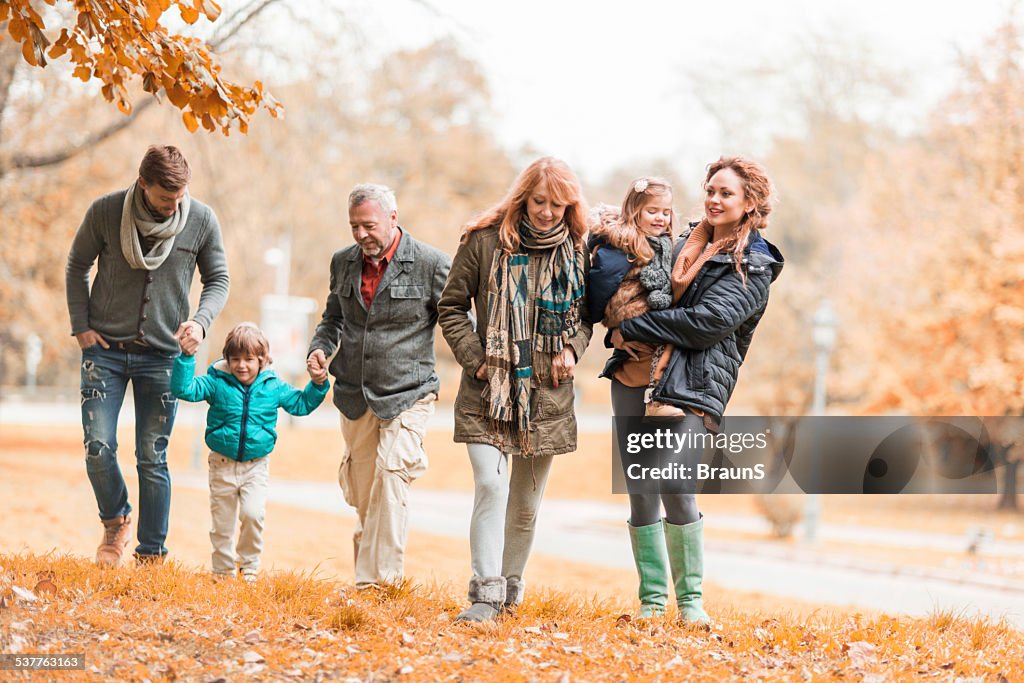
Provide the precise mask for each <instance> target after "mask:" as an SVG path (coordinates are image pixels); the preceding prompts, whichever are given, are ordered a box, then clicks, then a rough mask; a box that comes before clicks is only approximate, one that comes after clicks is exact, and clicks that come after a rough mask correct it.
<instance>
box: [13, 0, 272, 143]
mask: <svg viewBox="0 0 1024 683" xmlns="http://www.w3.org/2000/svg"><path fill="white" fill-rule="evenodd" d="M45 2H46V4H48V5H51V6H55V5H57V4H58V0H45ZM61 4H63V5H71V6H72V7H73V8H74V10H75V11H76V12H77V15H76V16H75V18H74V20H73V21H69V22H68V25H67V26H61V27H59V28H60V34H59V36H58V37H57V38H56V40H54V41H51V40H50V38H49V37H47V34H46V25H45V24H44V21H43V17H42V16H40V14H39V13H38V12H37V11H36V10H35V9H33V8H32V5H31V3H30V0H0V22H3V21H6V22H7V33H8V34H9V35H10V37H11V38H12V39H13V40H14V41H16V42H18V43H20V44H21V54H22V57H23V58H24V60H25V61H26V62H27V63H29V64H31V65H32V66H38V67H45V66H46V64H47V57H49V58H50V59H58V58H60V57H64V56H67V58H68V59H70V61H71V62H72V63H73V64H75V65H76V66H75V68H74V71H73V72H72V74H73V76H74V77H75V78H79V79H81V80H82V81H83V82H88V81H89V80H91V79H96V80H98V81H100V82H101V83H102V84H103V85H102V88H101V92H102V93H103V97H104V98H105V99H106V100H107V101H108V102H114V101H116V103H117V108H118V109H119V110H120V111H121V112H122V113H123V114H125V115H127V114H130V113H131V111H132V103H131V101H130V99H129V94H128V84H129V82H130V81H131V80H132V79H134V78H138V79H140V80H141V81H142V88H143V90H145V91H146V92H148V93H151V94H152V95H153V96H154V97H156V98H157V99H159V98H160V93H161V91H162V92H163V93H164V94H165V95H166V97H167V99H168V100H170V101H171V104H173V105H174V106H175V107H177V108H179V109H181V110H183V113H182V119H183V121H184V124H185V126H186V127H187V128H188V130H189V131H190V132H195V131H196V130H197V129H198V128H199V126H200V125H202V126H203V128H205V129H206V130H208V131H215V130H217V129H218V128H219V129H220V130H221V131H222V132H223V133H224V134H225V135H227V134H228V133H229V131H230V130H231V128H232V127H237V129H238V130H240V131H241V132H242V133H245V132H246V131H247V130H248V125H249V121H250V119H251V117H252V116H253V114H255V113H256V111H257V110H258V109H260V108H263V109H266V110H267V111H268V112H269V113H270V114H271V116H274V117H276V116H278V115H279V114H280V113H281V111H282V107H281V104H280V103H278V102H277V101H276V100H275V99H274V98H273V96H271V95H270V93H268V92H266V91H264V89H263V84H262V83H260V82H259V81H255V82H254V83H253V85H251V86H246V85H239V84H237V83H233V82H231V81H229V80H227V79H225V78H224V77H223V76H222V75H221V73H220V71H221V65H220V64H219V63H218V62H217V61H216V60H215V59H214V57H213V55H212V54H211V53H210V50H209V47H208V46H207V45H206V44H205V43H204V42H203V41H201V40H198V39H196V38H190V37H186V36H181V35H177V34H171V33H170V32H168V30H167V29H166V28H165V27H164V26H163V25H162V24H161V23H160V19H161V17H162V16H163V14H164V12H166V11H167V10H168V9H170V7H171V5H175V6H177V8H178V11H179V12H180V14H181V18H182V19H184V20H185V22H186V23H189V24H194V23H195V22H196V21H198V20H199V17H200V15H203V16H205V17H206V18H207V19H209V20H210V21H215V20H216V19H217V17H218V16H220V6H219V5H217V3H215V2H213V1H212V0H88V1H86V0H61ZM54 16H55V17H59V16H60V15H59V14H55V15H54ZM2 39H3V36H2V34H0V40H2Z"/></svg>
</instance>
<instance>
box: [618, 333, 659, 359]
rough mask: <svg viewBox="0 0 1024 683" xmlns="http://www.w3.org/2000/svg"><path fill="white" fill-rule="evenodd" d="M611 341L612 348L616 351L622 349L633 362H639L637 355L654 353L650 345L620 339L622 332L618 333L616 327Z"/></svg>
mask: <svg viewBox="0 0 1024 683" xmlns="http://www.w3.org/2000/svg"><path fill="white" fill-rule="evenodd" d="M611 341H612V346H614V347H615V348H617V349H622V350H623V351H625V352H626V353H628V354H629V357H630V358H632V359H633V360H640V356H639V354H641V353H652V352H653V351H654V349H653V348H652V347H651V345H650V344H647V343H644V342H638V341H626V340H625V339H623V338H622V332H620V331H619V328H617V327H616V328H615V329H614V330H612V337H611Z"/></svg>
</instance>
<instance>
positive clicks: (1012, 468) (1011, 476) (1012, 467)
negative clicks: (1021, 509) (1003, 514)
mask: <svg viewBox="0 0 1024 683" xmlns="http://www.w3.org/2000/svg"><path fill="white" fill-rule="evenodd" d="M1019 467H1020V460H1011V461H1008V462H1007V463H1006V464H1005V465H1004V466H1003V492H1002V493H1001V494H1000V496H999V504H998V505H997V506H996V509H997V510H1013V511H1016V510H1017V509H1018V508H1017V470H1018V468H1019Z"/></svg>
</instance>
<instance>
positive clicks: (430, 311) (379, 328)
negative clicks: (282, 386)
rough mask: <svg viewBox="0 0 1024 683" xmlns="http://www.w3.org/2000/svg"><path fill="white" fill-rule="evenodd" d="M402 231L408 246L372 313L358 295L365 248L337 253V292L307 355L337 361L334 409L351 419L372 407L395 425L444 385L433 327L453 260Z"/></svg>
mask: <svg viewBox="0 0 1024 683" xmlns="http://www.w3.org/2000/svg"><path fill="white" fill-rule="evenodd" d="M399 229H401V230H402V241H401V242H399V243H398V251H396V252H395V256H394V258H393V259H392V261H391V263H390V264H388V268H387V270H386V271H384V277H383V278H382V279H381V281H380V285H379V286H378V287H377V293H376V294H375V295H374V298H373V301H372V302H371V304H370V308H369V309H367V308H366V304H365V303H364V302H363V297H362V295H361V294H360V293H359V285H360V283H361V282H362V276H363V255H362V251H361V250H360V249H359V246H358V245H355V244H354V245H352V246H350V247H348V248H346V249H342V250H341V251H338V252H336V253H335V254H334V257H333V258H332V259H331V291H330V292H329V293H328V295H327V305H326V306H325V307H324V314H323V317H322V318H321V320H320V324H319V325H317V328H316V332H315V333H314V335H313V341H312V342H311V343H310V345H309V351H308V352H307V353H306V355H307V356H308V355H309V354H310V353H312V352H313V351H315V350H317V349H320V350H321V351H323V352H324V354H325V355H326V356H327V357H328V358H330V357H331V356H332V355H333V356H334V360H332V361H331V367H330V372H331V374H332V375H334V377H335V380H336V381H335V383H334V405H336V406H338V410H340V411H341V412H342V414H344V415H345V417H347V418H349V419H350V420H355V419H358V418H359V417H361V416H362V415H363V413H365V412H366V408H367V407H369V408H370V410H372V411H373V414H374V415H376V416H377V417H379V418H380V419H382V420H390V419H392V418H394V417H397V416H398V415H399V414H400V413H401V412H402V411H404V410H406V409H408V408H409V407H411V406H412V405H413V404H414V403H415V402H416V401H418V400H420V399H421V398H423V397H424V396H427V395H428V394H430V393H437V391H438V390H439V389H440V386H441V383H440V382H439V381H438V379H437V373H435V372H434V363H435V360H436V359H435V356H434V325H435V323H437V302H438V299H440V298H441V290H442V289H443V288H444V283H445V280H446V279H447V278H448V270H449V269H450V268H451V263H452V260H451V257H449V256H448V255H447V254H445V253H444V252H442V251H440V250H438V249H435V248H434V247H431V246H429V245H427V244H424V243H423V242H419V241H417V240H415V239H413V237H412V235H410V234H409V233H408V232H407V231H406V230H404V229H402V228H399ZM335 352H337V353H335Z"/></svg>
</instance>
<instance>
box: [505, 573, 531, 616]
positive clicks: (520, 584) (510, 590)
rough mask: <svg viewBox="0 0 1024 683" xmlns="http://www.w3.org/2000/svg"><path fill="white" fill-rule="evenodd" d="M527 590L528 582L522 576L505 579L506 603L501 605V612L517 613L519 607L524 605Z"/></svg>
mask: <svg viewBox="0 0 1024 683" xmlns="http://www.w3.org/2000/svg"><path fill="white" fill-rule="evenodd" d="M525 590H526V581H524V580H523V577H521V576H506V577H505V602H503V603H501V609H500V610H499V611H500V612H509V613H512V612H515V611H516V609H517V608H518V607H519V605H521V604H523V592H524V591H525Z"/></svg>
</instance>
